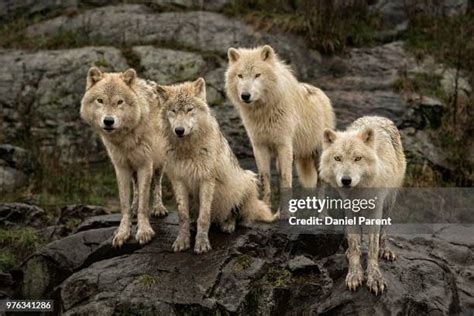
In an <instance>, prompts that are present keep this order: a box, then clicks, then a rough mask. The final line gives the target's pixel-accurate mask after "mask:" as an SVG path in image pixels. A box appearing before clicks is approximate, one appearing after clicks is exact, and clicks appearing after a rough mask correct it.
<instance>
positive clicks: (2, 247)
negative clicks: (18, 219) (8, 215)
mask: <svg viewBox="0 0 474 316" xmlns="http://www.w3.org/2000/svg"><path fill="white" fill-rule="evenodd" d="M41 244H42V241H41V239H40V238H39V237H38V235H37V234H36V232H35V231H34V230H33V229H32V228H15V229H13V228H12V229H4V228H0V272H3V271H7V270H9V269H11V268H13V267H14V266H16V265H17V264H19V263H20V262H21V261H22V260H24V259H25V258H26V257H27V256H28V255H30V254H31V253H33V252H34V251H36V249H37V248H38V246H40V245H41Z"/></svg>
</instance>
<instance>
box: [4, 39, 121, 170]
mask: <svg viewBox="0 0 474 316" xmlns="http://www.w3.org/2000/svg"><path fill="white" fill-rule="evenodd" d="M94 64H96V65H98V66H100V67H101V68H103V69H104V70H108V71H112V70H123V69H125V68H126V67H127V63H126V61H125V59H124V58H123V57H122V55H121V53H120V51H119V50H117V49H116V48H110V47H86V48H79V49H68V50H51V51H38V52H28V51H18V50H1V49H0V104H2V106H3V110H2V111H3V113H2V116H3V123H4V133H5V138H6V141H7V142H9V141H14V140H16V139H19V138H20V137H25V135H26V137H28V138H30V139H31V140H33V143H34V144H35V146H38V149H39V151H41V152H42V153H44V154H45V155H46V154H49V155H51V156H52V157H54V158H53V159H60V160H62V161H77V160H80V161H81V160H82V161H84V160H89V161H97V160H103V159H105V157H106V155H105V152H104V150H103V149H102V144H100V141H99V139H98V137H97V136H96V135H95V134H94V133H93V132H92V130H91V129H90V128H89V127H88V126H87V125H86V124H85V123H83V122H82V121H81V119H80V117H79V106H80V100H81V98H82V95H83V93H84V89H85V81H86V80H85V79H86V74H87V70H88V69H89V67H90V66H92V65H94Z"/></svg>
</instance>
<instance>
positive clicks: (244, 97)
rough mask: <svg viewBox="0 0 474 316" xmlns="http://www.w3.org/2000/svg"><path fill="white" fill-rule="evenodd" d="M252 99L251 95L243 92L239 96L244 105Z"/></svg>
mask: <svg viewBox="0 0 474 316" xmlns="http://www.w3.org/2000/svg"><path fill="white" fill-rule="evenodd" d="M251 97H252V95H251V94H250V93H248V92H243V93H241V94H240V98H241V99H242V101H244V102H245V103H249V102H250V98H251Z"/></svg>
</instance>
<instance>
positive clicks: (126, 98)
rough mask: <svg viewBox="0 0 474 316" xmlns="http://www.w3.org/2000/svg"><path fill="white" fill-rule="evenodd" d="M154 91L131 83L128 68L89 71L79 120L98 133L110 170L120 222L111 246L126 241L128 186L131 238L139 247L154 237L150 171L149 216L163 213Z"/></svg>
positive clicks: (143, 83)
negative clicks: (134, 228) (133, 233)
mask: <svg viewBox="0 0 474 316" xmlns="http://www.w3.org/2000/svg"><path fill="white" fill-rule="evenodd" d="M155 88H156V84H155V83H153V82H146V81H144V80H142V79H139V78H137V74H136V72H135V70H133V69H128V70H127V71H125V72H122V73H102V72H101V71H100V70H99V69H98V68H96V67H92V68H90V69H89V72H88V74H87V85H86V92H85V94H84V97H83V98H82V102H81V117H82V118H83V119H84V120H85V121H86V122H87V123H88V124H89V125H91V126H92V128H93V129H94V130H95V131H96V132H97V133H99V135H100V137H101V139H102V141H103V143H104V145H105V148H106V149H107V152H108V154H109V156H110V159H111V160H112V163H113V165H114V167H115V173H116V175H117V183H118V188H119V196H120V208H121V211H122V220H121V222H120V226H119V227H118V229H117V231H116V232H115V236H114V238H113V241H112V244H113V245H114V246H116V247H117V246H118V247H120V246H121V245H122V244H123V243H124V242H125V241H126V240H127V239H128V238H129V237H130V228H131V220H132V218H131V217H132V214H131V208H130V193H131V184H132V182H133V187H134V205H135V206H136V207H137V208H138V210H137V219H138V222H137V225H138V229H137V234H136V236H135V237H136V239H137V240H138V241H139V243H140V244H144V243H147V242H149V241H150V240H151V238H152V237H153V236H154V234H155V233H154V231H153V229H152V228H151V226H150V222H149V218H148V204H149V194H150V184H151V180H152V177H153V173H154V172H155V179H154V181H155V202H154V207H153V212H154V213H155V214H156V215H166V213H167V211H166V208H165V207H164V206H163V202H162V200H161V173H160V171H159V170H160V168H161V167H162V166H163V162H164V158H165V156H164V150H163V147H162V146H163V141H162V139H161V138H160V137H159V135H160V133H159V130H160V128H161V127H160V124H159V121H158V112H159V100H158V96H157V93H156V91H155ZM157 135H158V136H157ZM132 180H133V181H132ZM137 204H138V205H137Z"/></svg>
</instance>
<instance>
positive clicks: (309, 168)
mask: <svg viewBox="0 0 474 316" xmlns="http://www.w3.org/2000/svg"><path fill="white" fill-rule="evenodd" d="M295 164H296V172H297V173H298V179H299V180H300V183H301V185H302V186H303V188H305V189H314V188H316V185H317V183H318V172H317V171H316V162H315V160H314V158H313V157H306V158H297V159H296V161H295Z"/></svg>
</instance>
